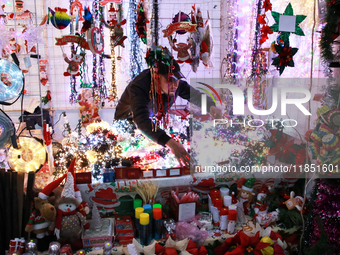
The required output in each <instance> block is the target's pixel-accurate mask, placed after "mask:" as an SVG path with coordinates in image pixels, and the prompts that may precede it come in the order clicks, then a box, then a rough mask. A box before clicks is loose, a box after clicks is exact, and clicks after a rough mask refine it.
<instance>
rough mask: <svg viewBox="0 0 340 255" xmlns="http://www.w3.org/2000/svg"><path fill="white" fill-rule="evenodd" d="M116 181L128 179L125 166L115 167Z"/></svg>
mask: <svg viewBox="0 0 340 255" xmlns="http://www.w3.org/2000/svg"><path fill="white" fill-rule="evenodd" d="M115 171H116V179H127V171H126V167H125V166H119V167H115Z"/></svg>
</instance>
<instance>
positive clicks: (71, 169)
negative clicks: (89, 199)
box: [68, 158, 83, 203]
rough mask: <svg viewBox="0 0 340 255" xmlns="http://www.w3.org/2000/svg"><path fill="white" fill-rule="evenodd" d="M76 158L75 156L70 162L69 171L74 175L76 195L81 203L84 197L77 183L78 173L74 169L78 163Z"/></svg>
mask: <svg viewBox="0 0 340 255" xmlns="http://www.w3.org/2000/svg"><path fill="white" fill-rule="evenodd" d="M76 160H77V159H76V158H74V159H73V160H72V162H71V164H70V166H69V167H68V171H69V172H70V173H71V174H72V176H73V180H74V183H73V187H74V196H75V198H76V199H77V200H78V202H79V203H81V202H83V199H82V197H81V193H80V190H79V189H78V188H77V184H76V173H75V171H74V166H75V165H76Z"/></svg>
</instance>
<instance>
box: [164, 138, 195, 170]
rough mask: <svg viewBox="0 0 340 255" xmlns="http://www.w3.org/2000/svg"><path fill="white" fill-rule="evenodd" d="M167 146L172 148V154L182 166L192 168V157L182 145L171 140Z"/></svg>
mask: <svg viewBox="0 0 340 255" xmlns="http://www.w3.org/2000/svg"><path fill="white" fill-rule="evenodd" d="M166 146H168V147H169V148H170V150H171V152H172V153H173V154H174V155H175V157H176V158H177V160H178V162H179V163H180V165H181V166H187V167H189V166H190V156H189V154H188V152H187V151H186V150H185V149H184V147H183V145H182V144H180V143H178V142H176V141H175V140H173V139H170V140H169V141H168V142H167V143H166Z"/></svg>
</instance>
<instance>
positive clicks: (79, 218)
mask: <svg viewBox="0 0 340 255" xmlns="http://www.w3.org/2000/svg"><path fill="white" fill-rule="evenodd" d="M78 206H79V202H78V200H77V199H76V197H75V192H74V179H73V175H72V173H71V172H68V173H67V180H66V183H65V186H64V190H63V192H62V194H61V198H60V199H59V200H58V201H57V203H56V207H57V208H58V211H57V217H56V220H55V223H54V224H52V225H51V226H50V229H52V230H53V229H54V233H55V235H56V236H57V238H58V241H59V242H60V243H61V245H64V244H66V243H68V244H70V245H71V247H72V250H79V249H81V248H82V247H83V244H82V240H81V234H82V231H83V229H84V228H85V229H88V228H90V224H89V223H88V222H87V221H86V218H85V217H84V216H83V215H82V214H81V213H80V212H78V211H77V207H78Z"/></svg>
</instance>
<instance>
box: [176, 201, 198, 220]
mask: <svg viewBox="0 0 340 255" xmlns="http://www.w3.org/2000/svg"><path fill="white" fill-rule="evenodd" d="M179 199H181V196H179ZM170 211H171V214H172V217H173V218H174V219H175V221H181V220H187V219H190V218H192V217H194V216H195V215H196V214H197V206H196V202H192V203H182V204H178V203H177V202H176V201H175V199H173V197H172V196H170Z"/></svg>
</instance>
